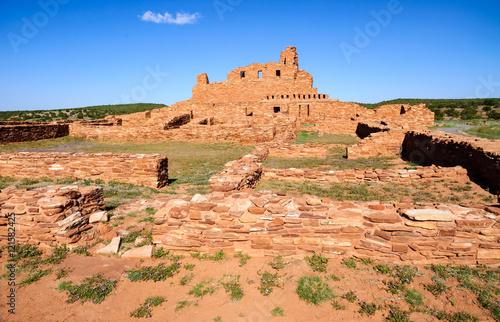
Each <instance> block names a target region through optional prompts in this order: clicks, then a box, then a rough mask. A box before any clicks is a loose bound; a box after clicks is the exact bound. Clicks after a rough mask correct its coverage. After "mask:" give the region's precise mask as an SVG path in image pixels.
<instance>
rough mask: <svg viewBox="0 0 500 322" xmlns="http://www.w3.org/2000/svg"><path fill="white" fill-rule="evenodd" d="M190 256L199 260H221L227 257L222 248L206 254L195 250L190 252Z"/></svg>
mask: <svg viewBox="0 0 500 322" xmlns="http://www.w3.org/2000/svg"><path fill="white" fill-rule="evenodd" d="M191 256H192V257H194V258H197V259H199V260H201V261H203V260H211V261H221V260H225V259H227V255H226V254H224V252H223V251H222V249H221V250H219V251H218V252H216V253H215V254H213V255H208V254H203V253H200V252H196V253H193V254H191Z"/></svg>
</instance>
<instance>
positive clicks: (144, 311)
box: [130, 296, 167, 318]
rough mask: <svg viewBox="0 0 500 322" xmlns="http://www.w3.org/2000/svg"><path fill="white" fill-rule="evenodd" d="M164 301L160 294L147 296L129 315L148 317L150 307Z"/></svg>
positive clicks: (149, 315) (150, 314)
mask: <svg viewBox="0 0 500 322" xmlns="http://www.w3.org/2000/svg"><path fill="white" fill-rule="evenodd" d="M166 301H167V300H166V299H165V298H164V297H162V296H154V297H148V298H147V299H146V300H145V301H144V303H143V304H142V305H141V306H139V307H138V308H137V309H135V310H134V311H132V312H131V313H130V317H133V318H150V317H151V316H152V313H151V307H155V306H159V305H161V304H162V303H163V302H166Z"/></svg>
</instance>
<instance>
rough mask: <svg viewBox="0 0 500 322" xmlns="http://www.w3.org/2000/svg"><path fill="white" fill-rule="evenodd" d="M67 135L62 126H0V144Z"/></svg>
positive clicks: (67, 129) (31, 124)
mask: <svg viewBox="0 0 500 322" xmlns="http://www.w3.org/2000/svg"><path fill="white" fill-rule="evenodd" d="M67 135H69V126H68V125H64V124H58V125H56V124H47V123H45V124H38V123H37V124H33V123H28V124H19V125H3V126H0V143H14V142H27V141H38V140H44V139H54V138H60V137H63V136H67Z"/></svg>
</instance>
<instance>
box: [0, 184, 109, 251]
mask: <svg viewBox="0 0 500 322" xmlns="http://www.w3.org/2000/svg"><path fill="white" fill-rule="evenodd" d="M102 210H104V198H103V192H102V188H100V187H91V186H88V187H87V186H74V185H69V186H62V185H60V186H50V187H44V188H38V189H34V190H30V191H26V190H25V189H23V190H18V189H16V188H15V187H8V188H5V189H3V190H2V191H1V192H0V227H1V229H0V243H3V242H5V241H6V240H7V239H8V233H9V230H8V229H7V225H8V220H9V218H10V220H11V222H13V223H14V226H10V225H9V227H8V228H14V229H15V231H13V230H12V229H10V232H11V235H13V234H14V233H15V237H16V242H17V243H20V244H24V243H30V244H38V243H40V242H41V243H44V244H54V243H58V244H62V243H64V244H71V243H75V242H77V241H79V240H80V239H81V238H82V233H83V232H85V231H88V230H90V229H92V228H93V225H91V224H90V223H89V218H90V217H91V215H92V214H95V216H97V217H99V218H102V217H101V215H106V213H105V212H102ZM11 214H14V216H12V215H11ZM9 215H10V217H9ZM92 237H93V236H92V235H88V236H87V237H86V238H87V239H86V240H91V239H92Z"/></svg>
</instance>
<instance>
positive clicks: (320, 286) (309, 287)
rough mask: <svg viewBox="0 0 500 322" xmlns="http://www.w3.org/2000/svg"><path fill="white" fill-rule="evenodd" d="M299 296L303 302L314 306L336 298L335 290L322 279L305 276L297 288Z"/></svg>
mask: <svg viewBox="0 0 500 322" xmlns="http://www.w3.org/2000/svg"><path fill="white" fill-rule="evenodd" d="M297 294H298V295H299V297H300V298H301V299H302V300H305V301H306V302H308V303H312V304H314V305H319V304H320V303H321V302H324V301H327V300H331V299H333V298H334V297H335V294H333V290H332V289H331V288H330V287H329V286H328V285H327V284H326V283H324V282H323V281H322V280H321V278H320V277H317V276H315V277H309V276H303V277H302V278H301V279H300V280H299V285H298V286H297Z"/></svg>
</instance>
